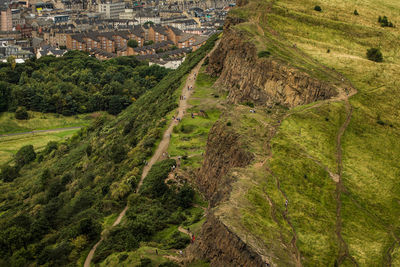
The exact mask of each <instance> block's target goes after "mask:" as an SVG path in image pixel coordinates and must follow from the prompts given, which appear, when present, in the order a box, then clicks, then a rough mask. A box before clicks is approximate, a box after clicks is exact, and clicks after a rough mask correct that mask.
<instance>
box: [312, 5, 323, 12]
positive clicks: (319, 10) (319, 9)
mask: <svg viewBox="0 0 400 267" xmlns="http://www.w3.org/2000/svg"><path fill="white" fill-rule="evenodd" d="M314 10H315V11H318V12H322V8H321V7H320V6H315V7H314Z"/></svg>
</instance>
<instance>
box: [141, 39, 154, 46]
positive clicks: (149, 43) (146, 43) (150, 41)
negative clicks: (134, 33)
mask: <svg viewBox="0 0 400 267" xmlns="http://www.w3.org/2000/svg"><path fill="white" fill-rule="evenodd" d="M152 44H154V41H153V40H148V41H145V42H144V43H143V45H144V46H147V45H152Z"/></svg>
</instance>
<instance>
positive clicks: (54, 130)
mask: <svg viewBox="0 0 400 267" xmlns="http://www.w3.org/2000/svg"><path fill="white" fill-rule="evenodd" d="M80 128H82V126H76V127H66V128H56V129H49V130H35V131H30V132H23V133H9V134H0V138H1V137H8V136H17V135H26V134H35V133H50V132H61V131H68V130H75V129H80Z"/></svg>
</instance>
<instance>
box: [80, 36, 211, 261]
mask: <svg viewBox="0 0 400 267" xmlns="http://www.w3.org/2000/svg"><path fill="white" fill-rule="evenodd" d="M218 43H219V41H217V42H216V43H215V45H214V48H213V49H212V50H211V51H210V52H209V53H208V55H210V54H211V53H212V52H213V51H214V50H215V49H216V47H217V46H218ZM208 55H207V56H208ZM207 56H206V57H207ZM206 57H204V58H203V59H202V60H201V61H200V62H199V63H198V64H197V65H196V67H194V68H193V69H192V71H191V72H190V73H189V76H188V78H187V79H186V83H185V85H184V87H183V89H182V95H181V96H182V98H181V99H180V100H179V107H178V110H177V115H176V116H175V117H176V118H179V119H182V118H183V116H184V115H185V112H186V109H187V108H188V99H189V97H190V96H191V94H192V92H193V89H192V90H188V88H189V87H192V88H194V84H195V82H196V77H197V75H198V73H199V70H200V68H201V66H202V65H203V62H204V59H205V58H206ZM178 124H179V121H178V120H177V119H174V120H173V121H172V122H171V123H170V125H169V126H168V128H167V130H166V131H165V132H164V135H163V137H162V140H161V142H160V144H159V145H158V147H157V149H156V151H155V152H154V154H153V156H152V157H151V159H150V160H149V162H148V164H147V165H146V166H145V167H144V168H143V172H142V176H141V178H140V181H139V184H138V186H137V189H136V193H139V191H140V188H141V187H142V184H143V180H144V178H145V177H146V176H147V174H148V173H149V171H150V169H151V167H152V166H153V165H154V163H156V162H157V161H158V160H159V159H160V158H161V157H162V155H163V153H164V152H167V149H168V145H169V141H170V139H171V134H172V130H173V129H174V126H176V125H178ZM127 210H128V204H127V205H126V206H125V208H124V209H123V210H122V211H121V213H120V214H119V215H118V218H117V219H116V220H115V222H114V223H113V225H112V226H113V227H114V226H117V225H118V224H120V222H121V220H122V218H123V217H124V216H125V213H126V211H127ZM103 239H104V237H103V236H102V237H101V238H100V240H99V242H97V243H96V244H95V245H94V246H93V248H92V249H91V250H90V252H89V254H88V256H87V257H86V260H85V264H84V267H90V263H91V261H92V258H93V256H94V253H95V252H96V249H97V247H98V245H100V243H101V242H102V241H103Z"/></svg>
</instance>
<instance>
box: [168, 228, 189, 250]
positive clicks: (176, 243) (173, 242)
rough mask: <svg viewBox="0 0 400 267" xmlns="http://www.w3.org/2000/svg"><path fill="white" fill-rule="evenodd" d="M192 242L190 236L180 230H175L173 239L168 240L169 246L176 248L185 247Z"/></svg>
mask: <svg viewBox="0 0 400 267" xmlns="http://www.w3.org/2000/svg"><path fill="white" fill-rule="evenodd" d="M189 243H190V237H189V236H187V235H185V234H182V233H181V232H179V231H175V232H174V233H173V234H172V236H171V239H170V240H168V244H167V248H168V249H171V248H175V249H182V248H185V247H186V246H187V245H188V244H189Z"/></svg>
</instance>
